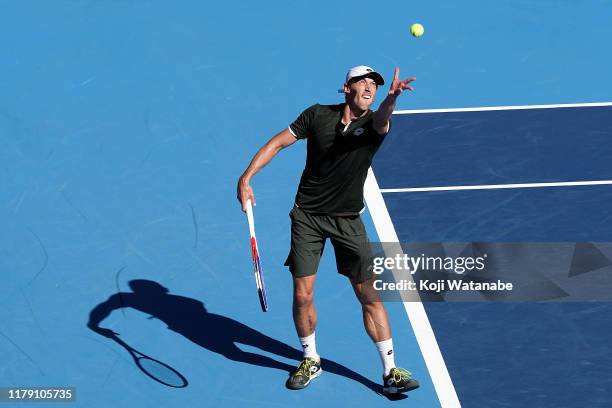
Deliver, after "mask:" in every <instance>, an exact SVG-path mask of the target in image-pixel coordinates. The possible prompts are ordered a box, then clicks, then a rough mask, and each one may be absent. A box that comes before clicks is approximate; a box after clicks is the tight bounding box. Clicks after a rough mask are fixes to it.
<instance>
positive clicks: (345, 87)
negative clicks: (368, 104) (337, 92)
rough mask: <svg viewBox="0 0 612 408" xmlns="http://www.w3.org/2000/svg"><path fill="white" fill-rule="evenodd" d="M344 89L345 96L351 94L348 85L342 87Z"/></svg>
mask: <svg viewBox="0 0 612 408" xmlns="http://www.w3.org/2000/svg"><path fill="white" fill-rule="evenodd" d="M342 89H343V90H344V93H345V94H349V93H351V88H350V87H349V85H348V84H344V86H343V87H342Z"/></svg>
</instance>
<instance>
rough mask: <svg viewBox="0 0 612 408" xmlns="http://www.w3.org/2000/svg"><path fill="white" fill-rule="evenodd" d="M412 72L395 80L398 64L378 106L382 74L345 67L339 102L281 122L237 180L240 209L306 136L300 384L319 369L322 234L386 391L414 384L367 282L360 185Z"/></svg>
mask: <svg viewBox="0 0 612 408" xmlns="http://www.w3.org/2000/svg"><path fill="white" fill-rule="evenodd" d="M414 80H415V78H409V79H405V80H400V79H399V68H396V69H395V74H394V78H393V82H392V83H391V86H390V89H389V92H388V94H387V96H386V97H385V99H384V100H383V101H382V103H381V104H380V106H379V108H378V110H377V111H375V112H374V111H372V110H371V109H370V107H371V106H372V103H373V102H374V99H375V98H376V94H377V91H378V88H379V86H381V85H384V79H383V77H382V75H380V74H379V73H378V72H376V71H374V70H373V69H372V68H370V67H367V66H363V65H361V66H357V67H353V68H351V69H349V71H348V73H347V74H346V79H345V81H344V86H343V87H342V89H341V90H340V92H342V93H344V99H345V100H344V103H341V104H338V105H319V104H315V105H312V106H311V107H309V108H308V109H306V110H305V111H303V112H302V113H301V114H300V115H299V116H298V118H297V119H296V120H295V121H294V122H293V123H291V124H290V125H289V127H287V128H286V129H284V130H282V131H281V132H279V133H278V134H277V135H275V136H274V137H272V139H270V140H269V141H268V142H267V143H266V144H265V145H264V146H263V147H262V148H261V149H259V151H258V152H257V154H255V157H254V158H253V160H252V161H251V164H250V165H249V167H248V168H247V169H246V171H245V172H244V174H243V175H242V176H241V177H240V179H239V181H238V192H237V194H238V200H239V201H240V202H241V204H242V210H243V211H245V209H246V202H247V200H248V199H251V200H252V202H253V203H255V197H254V195H253V189H252V188H251V186H250V181H251V179H252V177H253V176H254V175H255V174H256V173H257V172H258V171H259V170H261V169H262V168H263V167H264V166H265V165H266V164H268V163H269V162H270V160H272V158H273V157H274V156H275V155H276V154H277V153H278V152H280V151H281V150H282V149H284V148H285V147H287V146H290V145H292V144H293V143H295V142H296V141H297V140H300V139H306V140H307V157H306V166H305V169H304V171H303V173H302V177H301V180H300V184H299V187H298V191H297V195H296V198H295V205H294V207H293V209H292V210H291V212H290V217H291V249H290V252H289V256H288V257H287V261H286V262H285V265H286V266H288V267H289V270H290V271H291V273H292V275H293V321H294V323H295V328H296V330H297V334H298V337H299V340H300V343H301V345H302V349H303V350H304V359H303V361H302V362H301V364H300V365H299V366H298V367H297V369H296V370H295V371H294V372H293V373H291V375H290V376H289V379H288V380H287V383H286V386H287V387H288V388H290V389H302V388H305V387H306V386H308V384H310V382H311V380H312V379H314V378H316V377H318V376H319V375H320V374H321V372H322V371H321V359H320V357H319V354H318V353H317V347H316V343H315V328H316V324H317V312H316V309H315V306H314V303H313V298H314V285H315V277H316V272H317V268H318V266H319V260H320V258H321V254H322V253H323V247H324V245H325V241H326V240H327V238H329V239H330V241H331V244H332V246H333V248H334V252H335V256H336V265H337V268H338V272H339V273H341V274H342V275H345V276H346V277H348V278H349V280H350V282H351V285H352V287H353V290H354V291H355V294H356V295H357V299H358V300H359V302H360V303H361V307H362V310H363V322H364V325H365V329H366V331H367V333H368V335H369V336H370V338H371V339H372V341H373V342H374V343H375V344H376V347H377V349H378V352H379V354H380V358H381V360H382V365H383V392H384V393H386V394H396V393H401V392H405V391H409V390H411V389H414V388H417V387H418V386H419V384H418V382H417V381H416V380H415V379H413V378H412V376H411V373H410V372H409V371H407V370H405V369H403V368H399V367H396V365H395V361H394V350H393V341H392V339H391V329H390V325H389V318H388V316H387V312H386V310H385V307H384V304H383V303H382V302H381V301H380V298H379V297H378V293H377V292H376V291H375V290H374V288H373V286H372V279H373V277H372V276H373V274H372V271H371V268H367V267H365V266H366V265H367V263H368V262H369V260H370V256H371V252H370V249H369V246H368V238H367V235H366V231H365V228H364V225H363V222H362V220H361V217H360V213H361V212H362V211H363V210H364V200H363V185H364V182H365V179H366V175H367V171H368V168H369V167H370V164H371V163H372V158H373V156H374V154H375V153H376V151H377V150H378V148H379V146H380V144H381V143H382V141H383V140H384V137H385V135H386V134H387V133H388V132H389V128H390V118H391V114H392V113H393V110H394V109H395V101H396V98H397V97H398V96H399V95H401V94H402V92H404V91H406V90H410V91H412V87H411V86H410V83H411V82H412V81H414Z"/></svg>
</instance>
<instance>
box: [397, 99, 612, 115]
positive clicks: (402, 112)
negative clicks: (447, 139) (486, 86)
mask: <svg viewBox="0 0 612 408" xmlns="http://www.w3.org/2000/svg"><path fill="white" fill-rule="evenodd" d="M597 106H612V102H593V103H565V104H555V105H517V106H484V107H480V108H448V109H414V110H398V111H394V112H393V114H394V115H405V114H412V113H435V112H478V111H500V110H523V109H551V108H587V107H597Z"/></svg>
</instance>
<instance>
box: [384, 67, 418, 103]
mask: <svg viewBox="0 0 612 408" xmlns="http://www.w3.org/2000/svg"><path fill="white" fill-rule="evenodd" d="M399 72H400V71H399V68H398V67H395V73H394V74H393V82H392V83H391V88H390V89H389V95H393V96H398V95H399V94H401V93H402V92H404V91H405V90H409V91H412V90H413V89H412V87H411V86H410V85H409V84H410V83H411V82H412V81H414V80H415V79H416V78H415V77H411V78H408V79H404V80H403V81H400V79H399Z"/></svg>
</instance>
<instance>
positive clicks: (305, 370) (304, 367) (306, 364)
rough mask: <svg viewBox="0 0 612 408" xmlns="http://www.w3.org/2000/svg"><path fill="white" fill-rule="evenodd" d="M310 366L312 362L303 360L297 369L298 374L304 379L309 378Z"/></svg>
mask: <svg viewBox="0 0 612 408" xmlns="http://www.w3.org/2000/svg"><path fill="white" fill-rule="evenodd" d="M311 366H312V362H311V361H310V360H309V359H304V360H303V361H302V363H301V364H300V366H299V367H298V369H297V373H298V374H302V375H303V376H305V377H309V376H310V367H311Z"/></svg>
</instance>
